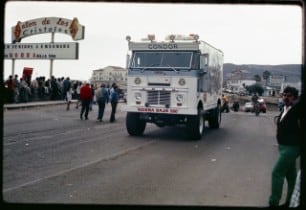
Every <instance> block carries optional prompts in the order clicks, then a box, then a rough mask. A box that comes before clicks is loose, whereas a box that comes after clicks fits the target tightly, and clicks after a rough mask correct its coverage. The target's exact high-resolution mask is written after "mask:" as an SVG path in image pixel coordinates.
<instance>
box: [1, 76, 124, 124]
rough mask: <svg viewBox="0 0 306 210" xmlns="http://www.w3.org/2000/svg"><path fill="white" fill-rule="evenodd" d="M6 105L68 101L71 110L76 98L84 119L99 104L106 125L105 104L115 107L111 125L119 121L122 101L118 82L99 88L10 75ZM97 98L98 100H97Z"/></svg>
mask: <svg viewBox="0 0 306 210" xmlns="http://www.w3.org/2000/svg"><path fill="white" fill-rule="evenodd" d="M4 84H5V96H4V98H5V101H4V102H5V103H25V102H29V101H43V100H66V102H67V107H66V110H70V106H71V102H72V99H76V100H77V103H76V107H75V108H79V106H81V112H80V119H82V120H83V115H84V117H85V120H87V119H88V113H89V111H90V110H92V105H93V104H94V103H97V105H98V108H99V111H98V116H97V121H100V122H102V121H103V120H102V119H103V114H104V109H105V105H106V104H108V103H109V102H110V104H111V107H112V112H111V117H110V122H114V121H115V113H116V109H117V103H118V100H119V94H120V93H119V87H118V85H117V84H116V83H113V84H112V85H111V86H110V85H106V84H101V85H100V86H99V87H97V86H96V85H93V84H90V83H87V82H81V81H77V80H74V81H71V80H70V78H69V77H66V78H64V77H60V78H55V77H54V76H52V77H51V78H50V79H47V80H46V78H45V77H43V76H42V77H37V78H36V79H34V80H32V81H31V79H30V78H29V77H26V78H24V77H22V78H20V79H19V78H18V75H14V76H13V75H10V76H9V78H8V79H7V80H6V81H5V83H4ZM94 99H95V100H94Z"/></svg>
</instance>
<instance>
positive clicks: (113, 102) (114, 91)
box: [109, 84, 119, 123]
mask: <svg viewBox="0 0 306 210" xmlns="http://www.w3.org/2000/svg"><path fill="white" fill-rule="evenodd" d="M118 100H119V96H118V86H117V85H116V84H115V85H113V88H112V91H111V93H110V102H111V106H112V112H111V116H110V120H109V122H111V123H113V122H115V120H116V119H115V114H116V110H117V104H118Z"/></svg>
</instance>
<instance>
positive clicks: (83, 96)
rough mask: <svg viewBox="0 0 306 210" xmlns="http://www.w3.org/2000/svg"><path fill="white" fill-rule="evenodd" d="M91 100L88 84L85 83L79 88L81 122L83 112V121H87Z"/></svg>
mask: <svg viewBox="0 0 306 210" xmlns="http://www.w3.org/2000/svg"><path fill="white" fill-rule="evenodd" d="M91 98H92V92H91V88H90V85H89V83H86V84H85V85H83V87H81V90H80V100H81V103H82V109H81V113H80V118H81V120H83V113H84V111H85V120H88V112H89V104H90V101H91Z"/></svg>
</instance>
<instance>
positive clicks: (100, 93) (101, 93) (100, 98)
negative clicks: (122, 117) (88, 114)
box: [95, 84, 108, 122]
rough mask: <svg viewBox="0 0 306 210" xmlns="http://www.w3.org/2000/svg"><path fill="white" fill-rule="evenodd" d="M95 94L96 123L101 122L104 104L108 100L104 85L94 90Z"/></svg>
mask: <svg viewBox="0 0 306 210" xmlns="http://www.w3.org/2000/svg"><path fill="white" fill-rule="evenodd" d="M95 94H96V100H97V103H98V107H99V111H98V117H97V121H100V122H102V119H103V115H104V109H105V103H106V100H107V98H108V93H107V90H106V88H105V85H104V84H101V86H100V88H98V89H97V90H96V93H95Z"/></svg>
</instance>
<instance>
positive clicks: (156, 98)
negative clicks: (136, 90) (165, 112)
mask: <svg viewBox="0 0 306 210" xmlns="http://www.w3.org/2000/svg"><path fill="white" fill-rule="evenodd" d="M170 96H171V92H169V91H148V100H147V102H148V104H149V105H168V106H169V105H170Z"/></svg>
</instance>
